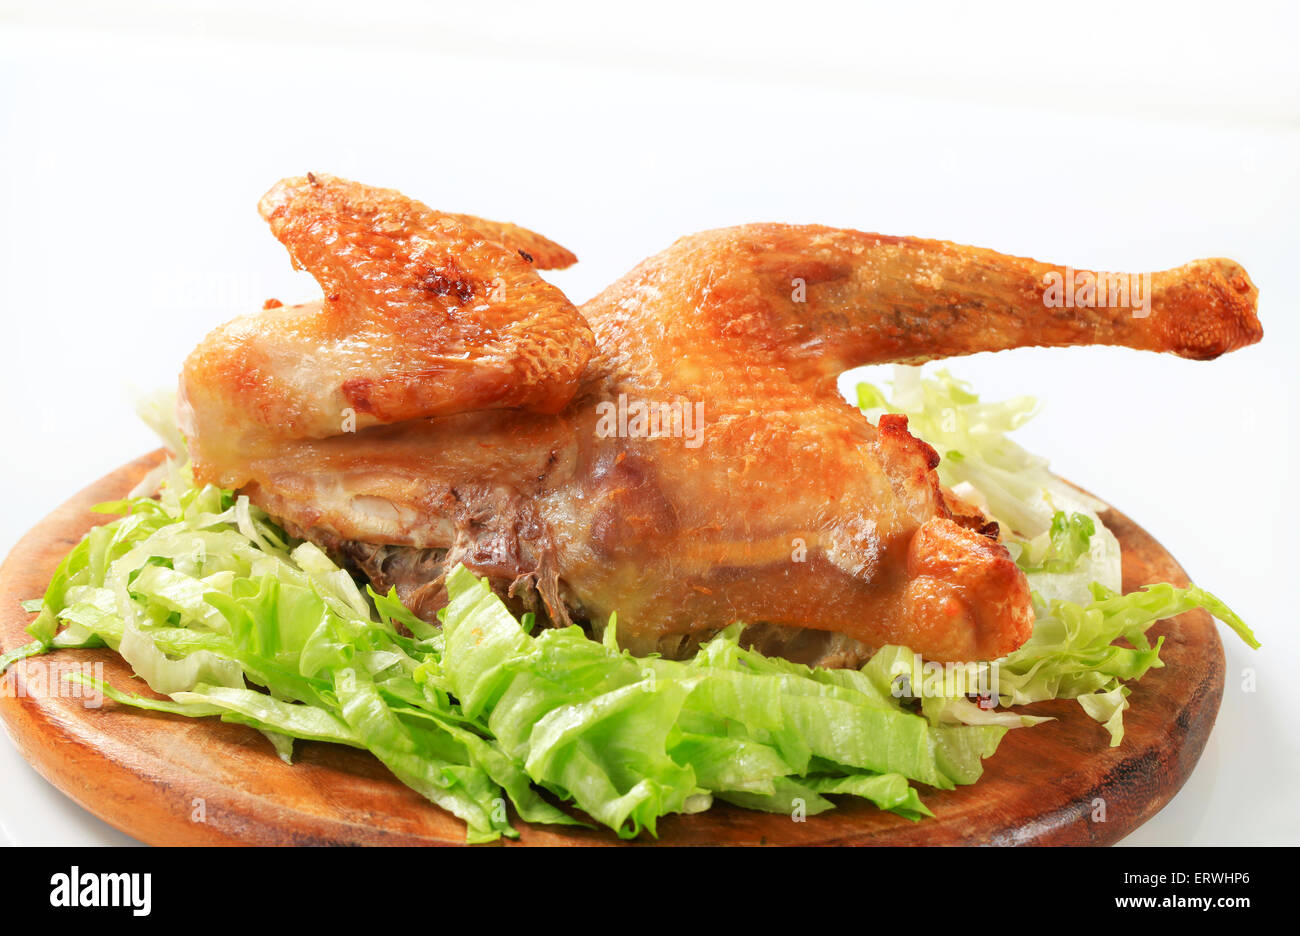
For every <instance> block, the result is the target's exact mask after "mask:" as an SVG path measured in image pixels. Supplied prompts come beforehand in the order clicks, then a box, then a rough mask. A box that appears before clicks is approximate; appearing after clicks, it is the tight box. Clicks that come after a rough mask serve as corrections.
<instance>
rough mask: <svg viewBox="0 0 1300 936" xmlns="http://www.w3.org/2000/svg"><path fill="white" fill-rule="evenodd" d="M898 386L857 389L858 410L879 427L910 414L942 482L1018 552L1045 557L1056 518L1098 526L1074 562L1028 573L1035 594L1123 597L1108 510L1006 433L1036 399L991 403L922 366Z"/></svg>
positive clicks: (897, 376)
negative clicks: (1101, 591)
mask: <svg viewBox="0 0 1300 936" xmlns="http://www.w3.org/2000/svg"><path fill="white" fill-rule="evenodd" d="M891 390H892V392H891V393H889V394H885V393H883V392H882V391H881V390H880V389H878V388H877V387H874V386H872V385H871V384H867V383H863V384H859V386H858V391H857V394H858V405H859V407H861V409H862V410H863V412H864V413H866V415H867V417H868V418H869V419H871V420H872V421H875V420H876V419H879V417H880V415H881V414H883V413H901V414H903V415H905V416H907V422H908V429H909V430H910V431H911V432H912V434H914V435H916V436H917V437H919V438H921V439H924V440H925V441H926V442H928V443H929V444H930V445H932V446H934V448H935V450H936V451H937V452H938V453H939V455H940V460H939V468H938V472H939V480H940V481H941V482H942V483H943V484H945V485H946V486H948V487H949V488H951V489H952V490H953V492H954V493H955V494H957V495H958V496H959V497H962V498H964V499H965V500H967V501H970V502H971V503H973V504H974V505H975V506H977V507H979V508H981V509H982V510H983V511H984V512H985V513H986V514H988V515H989V516H990V517H992V518H993V519H994V520H996V521H997V522H998V524H999V525H1000V526H1001V528H1002V530H1003V533H1004V534H1005V538H1006V540H1007V543H1008V547H1009V548H1010V549H1011V550H1012V552H1013V553H1016V554H1017V555H1019V554H1020V553H1021V551H1022V550H1027V551H1029V552H1030V553H1031V555H1034V556H1041V555H1043V554H1045V553H1046V552H1047V550H1048V548H1049V546H1050V545H1051V544H1052V543H1053V542H1054V540H1053V539H1052V529H1053V521H1054V520H1055V519H1056V517H1057V516H1058V515H1061V514H1064V515H1066V516H1067V517H1075V518H1078V519H1075V520H1073V521H1072V522H1073V523H1075V524H1076V527H1075V529H1076V530H1078V529H1081V528H1080V527H1078V526H1077V525H1078V524H1081V523H1082V522H1083V521H1084V520H1088V521H1091V522H1092V524H1093V528H1094V532H1093V533H1092V534H1090V535H1089V536H1088V538H1087V543H1088V545H1087V549H1086V551H1084V552H1081V553H1078V554H1074V555H1072V556H1071V557H1056V558H1073V560H1074V561H1073V562H1072V563H1061V562H1057V563H1053V564H1052V565H1051V566H1048V567H1042V568H1033V569H1030V570H1028V577H1029V583H1030V587H1031V588H1033V589H1034V590H1035V591H1037V592H1039V593H1040V594H1042V595H1044V596H1046V597H1047V598H1049V599H1051V598H1055V599H1062V600H1066V601H1073V602H1075V603H1077V604H1087V603H1088V602H1089V601H1090V600H1091V597H1092V596H1091V591H1090V589H1091V586H1092V584H1093V583H1094V582H1096V583H1098V584H1100V585H1103V586H1105V587H1106V588H1108V589H1110V590H1112V591H1119V589H1120V546H1119V540H1117V539H1115V536H1114V534H1112V533H1111V532H1110V530H1108V529H1106V527H1105V525H1104V524H1103V523H1102V522H1101V518H1100V516H1099V513H1100V512H1101V511H1103V510H1105V509H1106V506H1107V505H1106V504H1105V503H1104V502H1103V501H1100V500H1098V499H1097V498H1095V497H1092V496H1091V495H1089V494H1086V493H1084V492H1083V491H1081V490H1079V489H1078V488H1076V487H1075V486H1074V485H1072V484H1070V483H1068V482H1066V481H1063V480H1062V479H1060V478H1058V477H1057V476H1056V475H1054V474H1052V472H1051V470H1050V469H1049V467H1048V461H1047V459H1045V458H1041V457H1039V456H1037V455H1033V454H1031V453H1029V452H1027V451H1025V449H1023V448H1022V447H1021V446H1020V445H1018V444H1017V443H1016V442H1014V441H1013V440H1012V439H1011V438H1010V437H1009V433H1011V432H1012V431H1014V430H1016V429H1018V428H1020V427H1021V426H1023V425H1024V424H1025V423H1027V422H1028V421H1029V420H1030V419H1032V418H1033V417H1034V415H1035V414H1036V413H1037V412H1038V408H1039V407H1038V403H1037V401H1036V400H1035V399H1034V398H1033V397H1027V396H1022V397H1016V398H1014V399H1010V400H1002V401H999V402H996V403H990V402H985V401H983V400H981V399H980V398H979V397H978V396H977V395H976V394H975V393H974V392H973V390H972V389H971V387H970V385H969V384H967V383H965V382H964V381H961V380H958V379H957V378H955V377H953V376H952V375H951V374H950V373H948V372H947V371H946V370H940V371H937V372H936V373H935V374H934V375H933V376H930V377H925V376H922V369H921V368H919V367H905V366H901V365H900V366H897V367H895V368H894V381H893V386H892V388H891ZM1076 535H1077V534H1076ZM1030 564H1031V565H1032V564H1036V560H1033V559H1031V561H1030Z"/></svg>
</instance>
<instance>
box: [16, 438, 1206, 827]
mask: <svg viewBox="0 0 1300 936" xmlns="http://www.w3.org/2000/svg"><path fill="white" fill-rule="evenodd" d="M159 458H160V453H158V452H155V453H152V454H150V455H147V456H144V457H142V458H139V459H137V460H136V461H133V462H131V463H130V464H127V465H124V466H122V467H121V468H119V469H118V470H117V471H114V472H113V473H112V474H110V475H108V476H106V477H104V478H102V479H101V480H99V481H97V482H95V483H94V484H92V485H91V486H89V487H88V488H86V489H85V490H84V491H82V492H81V493H79V494H77V495H76V496H75V497H73V498H72V499H71V500H69V501H68V502H67V503H65V504H64V505H63V506H61V507H59V508H58V509H57V510H55V511H54V512H53V513H52V514H50V515H49V516H48V517H47V518H46V519H45V520H43V521H42V522H41V523H40V524H38V525H37V526H36V527H35V528H33V529H32V530H31V531H30V532H29V533H28V534H27V535H26V536H25V537H24V538H23V539H22V540H21V541H20V542H19V543H18V545H17V546H15V547H14V549H13V551H12V552H11V553H10V555H9V557H8V559H6V560H5V563H4V565H3V566H2V567H0V647H2V648H3V649H4V650H9V649H11V648H13V647H15V646H18V645H21V644H24V643H27V642H28V641H29V639H30V638H29V637H27V635H26V634H25V633H24V631H23V628H24V627H26V625H27V624H28V622H29V621H30V620H31V619H32V615H30V614H28V613H26V612H24V611H23V610H22V608H21V607H20V605H19V602H20V601H22V600H24V599H28V598H37V597H40V596H41V595H42V594H43V593H44V590H45V586H46V583H47V582H48V581H49V578H50V575H51V573H52V572H53V571H54V568H55V566H56V565H57V564H58V562H59V560H60V559H61V558H62V557H63V555H64V554H65V553H66V552H67V551H68V550H69V549H70V548H72V546H74V545H75V544H76V543H77V542H78V540H80V539H81V537H82V535H83V534H84V533H85V532H86V531H87V530H88V529H90V528H91V527H92V526H94V525H96V524H98V523H102V522H104V521H105V519H107V518H105V517H104V516H103V515H102V514H94V513H91V512H90V509H89V508H90V507H91V505H93V504H96V503H99V502H100V501H106V500H113V499H116V498H119V497H121V496H123V495H124V494H125V493H126V492H127V491H129V490H130V488H131V487H132V486H133V485H134V484H135V483H136V482H137V481H138V480H139V479H140V478H141V477H142V476H143V475H144V473H145V472H146V471H147V470H148V469H149V468H150V467H151V466H153V465H154V464H156V463H157V461H158V459H159ZM1102 516H1103V520H1104V521H1105V523H1106V525H1107V526H1108V527H1110V529H1111V530H1113V531H1114V533H1115V535H1116V536H1117V537H1118V538H1119V541H1120V543H1121V544H1122V545H1123V548H1124V590H1125V591H1130V590H1132V589H1134V588H1137V587H1139V586H1141V585H1144V584H1147V583H1149V582H1158V581H1167V582H1172V583H1174V584H1179V585H1182V584H1186V582H1187V577H1186V575H1185V574H1184V572H1183V570H1182V569H1181V568H1180V567H1179V565H1178V563H1177V562H1175V561H1174V559H1173V557H1172V556H1170V555H1169V554H1168V553H1167V552H1165V551H1164V549H1162V548H1161V546H1160V544H1159V543H1157V542H1156V541H1155V540H1154V539H1152V538H1151V536H1149V535H1148V534H1147V533H1146V532H1145V531H1144V530H1142V529H1141V528H1140V527H1139V526H1137V525H1136V524H1135V523H1133V521H1131V520H1129V519H1128V518H1127V517H1125V516H1124V515H1123V514H1121V513H1119V512H1118V511H1115V510H1111V511H1109V512H1107V513H1105V514H1103V515H1102ZM1152 633H1153V634H1164V635H1165V637H1166V640H1165V645H1164V650H1163V651H1162V653H1161V656H1162V658H1163V660H1164V661H1165V667H1164V668H1163V669H1157V670H1152V671H1151V672H1150V673H1149V674H1148V675H1147V676H1146V677H1145V678H1144V679H1142V680H1141V681H1140V682H1139V683H1137V684H1135V686H1134V689H1133V695H1132V696H1131V698H1130V702H1131V703H1132V708H1131V709H1130V710H1129V711H1128V712H1127V713H1125V725H1126V730H1127V734H1126V737H1125V739H1124V743H1123V745H1122V746H1121V747H1119V748H1110V747H1108V746H1107V736H1106V733H1105V731H1104V730H1102V728H1101V726H1099V725H1097V724H1096V723H1095V722H1093V721H1092V720H1090V719H1089V718H1087V717H1086V716H1085V715H1084V714H1083V712H1082V711H1081V710H1080V709H1079V707H1078V705H1077V704H1075V703H1073V702H1065V701H1058V702H1049V703H1042V704H1039V705H1037V706H1033V707H1032V708H1031V709H1030V710H1031V711H1034V712H1037V713H1040V714H1050V715H1055V716H1057V718H1058V720H1057V721H1054V722H1047V723H1045V724H1042V725H1039V726H1036V727H1033V728H1025V729H1018V730H1015V731H1012V732H1010V733H1009V734H1008V735H1007V737H1006V739H1005V740H1004V741H1003V742H1002V746H1001V747H1000V748H999V749H998V752H997V754H996V755H994V757H992V758H991V759H990V760H988V761H986V762H985V775H984V777H983V778H982V779H981V780H980V781H979V782H978V783H976V784H974V785H972V786H966V787H960V788H958V789H956V790H951V791H934V790H930V789H929V788H927V787H921V788H920V792H921V795H922V799H923V800H924V801H925V802H926V804H927V805H929V807H930V808H931V809H933V810H934V812H935V814H936V818H934V819H929V820H924V821H922V822H919V823H912V822H909V821H907V820H905V819H902V818H900V817H898V816H895V815H892V814H890V813H883V812H880V811H879V810H876V809H874V808H872V807H870V806H868V805H866V804H865V803H863V802H861V801H858V800H854V799H852V798H839V799H840V802H841V804H842V805H841V807H840V808H838V809H835V810H832V811H830V812H827V813H823V814H822V815H819V816H810V817H808V818H807V819H806V820H805V821H802V822H795V821H793V820H792V819H791V818H790V817H788V816H784V815H770V814H766V813H758V812H751V811H748V810H743V809H739V808H735V807H732V806H728V805H726V804H719V805H717V806H715V807H714V808H713V809H712V810H710V811H709V812H707V813H703V814H699V815H693V816H671V817H667V818H665V819H664V820H662V822H661V824H660V836H659V839H658V840H657V841H658V844H673V845H703V844H862V845H911V844H996V845H1017V844H1109V843H1112V842H1115V841H1117V840H1119V839H1120V838H1122V837H1123V836H1125V835H1126V834H1128V833H1129V832H1131V831H1132V830H1133V829H1135V828H1136V827H1137V826H1139V825H1141V824H1142V823H1143V822H1145V821H1146V820H1147V819H1149V818H1151V816H1153V815H1154V814H1155V813H1156V812H1157V811H1158V810H1159V809H1160V808H1161V807H1162V806H1164V805H1165V804H1166V803H1167V802H1168V801H1169V799H1170V798H1171V797H1172V796H1173V795H1174V793H1176V792H1177V791H1178V789H1179V788H1180V787H1181V786H1182V785H1183V783H1184V781H1186V779H1187V777H1188V775H1189V774H1190V773H1191V771H1192V768H1193V767H1194V766H1195V764H1196V760H1197V758H1198V757H1199V756H1200V754H1201V750H1202V749H1203V748H1204V746H1205V742H1206V739H1207V737H1208V736H1209V733H1210V729H1211V728H1212V727H1213V725H1214V719H1215V715H1216V714H1217V713H1218V709H1219V701H1220V699H1221V697H1222V695H1223V667H1224V663H1223V647H1222V645H1221V644H1220V642H1219V637H1218V633H1217V630H1216V625H1215V623H1214V621H1213V620H1212V619H1211V618H1210V617H1209V615H1207V614H1206V613H1205V612H1203V611H1193V612H1188V613H1186V614H1183V615H1180V616H1179V617H1178V618H1176V619H1174V620H1170V621H1161V622H1159V623H1158V624H1157V625H1156V626H1155V628H1154V629H1153V631H1152ZM74 662H85V663H91V664H94V663H102V664H103V672H104V677H105V678H106V679H107V680H108V681H109V682H110V683H112V684H113V685H115V686H117V687H119V688H122V689H130V690H132V691H143V692H145V693H146V694H147V693H148V690H147V688H145V687H144V686H143V683H142V682H141V681H140V680H137V679H132V678H131V674H130V670H129V668H128V667H127V666H126V664H125V663H123V662H122V661H121V660H120V659H119V658H118V657H117V656H116V654H114V653H112V652H110V651H108V650H70V651H60V652H58V653H57V654H52V655H47V656H44V657H37V658H34V659H31V660H27V661H23V662H20V663H18V664H16V665H15V666H14V667H13V668H12V669H11V671H10V673H9V675H8V676H6V677H5V681H4V686H5V690H6V691H4V692H3V693H0V716H3V719H4V723H5V726H6V728H7V730H8V733H9V736H10V737H11V738H12V740H13V742H14V744H16V745H17V747H18V749H19V750H20V751H21V752H22V753H23V755H24V756H25V757H26V758H27V759H28V760H29V761H31V763H32V764H33V765H34V766H35V767H36V769H37V770H38V771H39V772H40V773H41V775H42V776H44V777H45V778H46V779H47V780H49V781H50V782H51V783H53V784H54V785H55V786H56V787H58V788H59V789H60V790H62V791H63V792H64V793H66V794H67V795H68V796H70V797H71V798H72V799H73V800H75V801H76V802H77V803H79V804H81V805H82V806H84V807H85V808H86V809H88V810H90V811H91V812H92V813H94V814H95V815H97V816H99V817H100V818H101V819H103V820H105V821H106V822H108V823H110V824H111V825H113V826H116V827H117V828H119V829H121V830H122V831H124V832H126V833H127V834H129V835H132V836H134V837H135V838H138V839H140V840H142V841H144V842H148V843H152V844H273V845H320V844H349V845H354V844H363V845H380V844H392V845H422V844H430V845H434V844H436V845H441V844H460V843H462V842H463V841H464V826H463V825H462V824H461V823H460V822H459V821H458V820H457V819H455V818H454V817H453V816H451V815H450V814H449V813H446V812H443V811H442V810H440V809H438V808H437V807H435V806H433V805H432V804H430V803H429V802H427V801H426V800H424V799H422V798H421V797H420V796H419V795H417V794H416V793H414V792H412V791H411V790H409V789H408V788H407V787H405V786H403V785H402V784H401V783H400V782H399V781H398V780H396V779H395V778H394V777H393V776H392V775H391V774H389V773H388V771H387V769H386V768H384V767H383V766H382V765H381V764H380V763H379V762H378V761H376V760H375V759H374V758H373V757H371V756H370V755H369V754H367V753H365V752H363V751H358V750H354V749H351V748H345V747H339V746H333V745H326V744H320V743H308V742H299V743H298V745H297V756H296V758H295V764H294V765H293V766H289V765H287V764H284V763H283V762H282V761H280V760H279V759H278V758H277V757H276V756H275V754H274V753H273V752H272V749H271V746H270V744H269V743H268V742H267V741H266V740H265V739H264V738H262V736H261V735H259V734H258V733H257V732H255V731H253V730H252V729H250V728H245V727H242V726H238V725H227V724H222V723H221V722H220V721H217V720H216V719H189V718H181V717H175V716H170V715H162V714H156V713H147V712H141V711H138V710H135V709H128V708H125V707H122V706H118V705H116V704H114V703H113V702H110V701H106V702H105V703H104V704H103V706H102V707H101V708H90V707H87V706H86V705H85V704H84V702H83V700H78V699H75V698H66V697H59V696H57V695H55V694H53V693H51V692H47V691H45V686H46V685H47V684H48V683H49V682H50V681H51V680H50V679H48V678H47V677H49V676H50V675H51V671H52V670H53V668H54V667H56V666H66V665H68V664H71V663H74ZM1099 802H1104V815H1105V820H1104V821H1096V819H1095V816H1096V815H1097V814H1098V808H1097V804H1098V803H1099ZM515 824H516V827H517V828H519V829H520V831H521V833H522V835H521V838H520V840H519V841H518V842H517V843H511V844H522V845H604V844H615V843H617V842H618V839H617V838H616V837H615V836H614V835H613V834H611V833H607V832H604V831H598V830H585V829H569V828H557V827H550V826H530V825H527V824H524V823H521V822H517V821H516V823H515ZM654 842H655V840H653V839H648V838H643V839H642V840H640V841H638V842H637V843H636V844H642V845H644V844H652V843H654Z"/></svg>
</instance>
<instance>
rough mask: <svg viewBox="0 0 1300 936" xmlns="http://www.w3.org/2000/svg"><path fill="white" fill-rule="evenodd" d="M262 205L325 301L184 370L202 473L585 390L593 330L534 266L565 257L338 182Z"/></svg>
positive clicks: (259, 326) (222, 339)
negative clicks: (286, 448) (299, 444)
mask: <svg viewBox="0 0 1300 936" xmlns="http://www.w3.org/2000/svg"><path fill="white" fill-rule="evenodd" d="M259 208H260V210H261V213H262V216H263V217H264V218H265V219H266V220H267V221H268V222H269V223H270V225H271V230H272V232H273V233H274V234H275V236H276V237H277V238H279V239H280V241H281V242H282V243H283V244H284V245H285V246H286V247H287V248H288V249H289V254H290V256H291V257H292V259H293V262H294V265H295V266H297V267H300V268H305V269H307V270H308V271H310V272H311V273H312V275H313V276H314V277H315V278H316V280H317V281H318V282H319V283H320V284H321V287H322V289H323V290H324V292H325V296H324V299H323V300H318V301H316V302H309V303H306V304H303V305H294V306H278V307H273V308H269V309H264V310H263V311H262V312H261V313H260V314H257V315H250V316H244V317H241V318H238V319H235V320H234V321H232V322H230V323H228V324H226V325H224V326H222V327H221V328H219V329H217V331H215V332H213V333H212V334H211V335H209V336H208V338H207V339H206V340H205V341H204V343H203V344H201V345H200V346H199V348H198V349H196V350H195V352H194V353H193V354H192V355H191V356H190V358H189V359H188V360H187V361H186V363H185V368H184V372H183V375H182V380H181V393H180V399H181V401H182V405H181V425H182V427H183V428H185V429H186V430H187V435H188V436H189V438H190V440H191V447H192V448H193V449H194V452H193V454H194V456H195V461H196V463H203V464H214V465H215V464H225V463H229V462H232V461H234V460H237V459H238V457H240V456H244V457H246V456H248V455H251V454H257V453H268V452H271V451H274V450H275V448H276V446H277V445H278V444H279V442H280V441H281V440H285V439H312V438H325V437H328V436H332V435H336V434H339V433H343V432H352V431H355V430H359V429H364V428H366V427H367V426H375V425H384V424H389V423H395V422H402V421H404V420H409V419H417V418H422V417H431V416H439V415H444V414H448V413H459V412H465V411H470V410H484V409H498V408H523V409H527V410H531V411H534V412H541V413H554V412H558V411H559V410H560V409H562V408H563V407H564V406H565V404H567V403H568V402H569V400H570V399H571V398H572V396H573V394H574V392H575V391H576V390H577V387H578V378H579V377H580V375H581V374H582V372H583V369H584V368H585V366H586V364H587V360H588V358H589V357H590V355H591V353H592V349H593V343H592V337H591V333H590V331H589V329H588V328H587V326H586V323H585V322H584V321H583V320H582V317H581V316H580V315H579V314H578V312H577V310H576V309H575V308H574V307H573V305H572V303H570V302H569V301H568V299H566V298H565V297H564V295H563V294H562V293H561V292H560V291H559V290H558V289H556V288H555V287H553V286H551V285H550V284H549V283H547V282H546V281H545V280H543V279H542V278H541V277H539V276H538V275H537V273H536V272H535V270H534V269H533V265H532V262H531V261H530V259H527V258H529V257H531V258H532V259H533V260H536V259H537V258H538V257H541V258H543V259H544V260H545V261H546V262H548V263H563V262H566V258H571V257H572V254H569V253H568V251H566V250H564V248H562V247H559V246H558V245H556V244H552V243H551V242H550V241H547V240H546V239H545V238H543V237H541V236H540V235H536V234H533V233H531V232H529V231H525V230H523V229H522V228H517V227H515V226H514V225H502V224H498V223H496V222H486V221H482V220H481V219H476V218H470V217H468V216H464V215H458V216H452V215H444V214H440V213H438V212H435V211H432V210H430V209H429V208H426V207H425V206H424V205H421V204H420V203H419V202H416V201H413V200H411V199H408V198H406V197H405V196H403V195H401V194H399V193H397V192H394V191H391V190H387V189H375V188H370V187H367V186H361V185H357V184H356V183H354V182H348V181H345V180H341V179H336V178H334V177H332V176H327V175H308V176H306V177H303V178H296V179H285V180H284V181H282V182H280V183H279V184H277V185H276V186H275V187H274V188H273V189H271V191H270V192H268V193H267V194H266V196H265V197H263V199H262V201H261V204H260V205H259ZM520 245H527V248H528V249H527V250H525V249H524V247H523V246H520ZM213 447H218V448H220V449H222V450H223V451H215V450H212V448H213ZM214 477H215V478H217V479H218V480H219V481H220V482H221V483H222V484H225V485H228V486H237V485H239V484H242V483H243V482H244V481H245V480H247V479H245V478H241V477H239V476H238V475H237V474H232V473H230V472H229V471H226V472H222V473H220V474H218V475H214Z"/></svg>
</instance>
